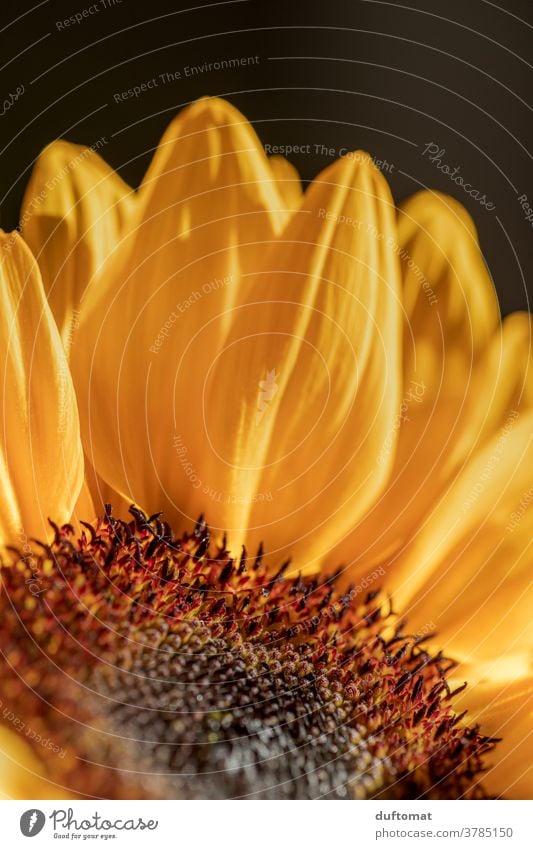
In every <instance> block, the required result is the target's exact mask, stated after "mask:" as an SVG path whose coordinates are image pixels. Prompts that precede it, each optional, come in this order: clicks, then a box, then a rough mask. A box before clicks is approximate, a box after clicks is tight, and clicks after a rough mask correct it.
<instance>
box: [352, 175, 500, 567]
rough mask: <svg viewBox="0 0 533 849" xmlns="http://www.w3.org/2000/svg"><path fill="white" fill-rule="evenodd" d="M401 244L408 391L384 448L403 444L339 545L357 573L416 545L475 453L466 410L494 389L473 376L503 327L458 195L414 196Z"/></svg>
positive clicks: (401, 215)
mask: <svg viewBox="0 0 533 849" xmlns="http://www.w3.org/2000/svg"><path fill="white" fill-rule="evenodd" d="M394 249H395V251H396V253H397V254H398V256H399V258H400V261H401V268H402V281H403V284H402V288H403V295H402V298H403V304H404V310H405V313H404V344H403V360H404V365H403V389H402V393H401V397H400V402H399V404H398V408H397V410H396V415H395V419H394V432H395V434H396V436H397V443H398V444H397V446H395V440H391V439H387V440H386V442H385V444H384V445H383V456H389V455H390V454H391V453H393V452H394V449H395V447H396V450H395V454H394V468H393V470H392V472H391V476H390V482H389V487H388V489H387V491H386V492H385V493H384V494H383V497H382V499H381V500H380V502H379V504H378V505H376V508H375V509H374V510H373V511H372V512H371V513H370V514H369V515H368V516H367V517H366V519H365V521H364V522H362V523H361V524H360V525H359V526H358V527H357V528H356V529H355V532H354V534H353V535H352V536H351V537H350V538H349V539H348V540H346V541H345V543H344V544H343V545H342V546H340V548H339V549H338V551H337V552H336V556H337V558H338V559H342V560H344V561H346V562H347V563H348V564H349V563H352V564H353V566H352V571H358V572H361V571H364V570H365V569H366V568H367V563H368V561H369V559H370V560H376V559H380V558H383V557H385V556H387V555H388V554H389V553H390V552H391V551H394V550H398V549H399V548H400V547H401V546H402V545H406V544H407V543H408V541H409V539H411V538H412V536H413V535H414V534H416V532H417V528H418V526H419V524H420V523H421V522H422V521H423V517H424V515H425V513H426V511H427V510H428V507H429V506H430V505H431V504H433V503H434V501H435V500H436V499H437V498H438V497H439V495H440V493H441V492H442V490H443V488H444V487H445V485H446V484H447V482H448V481H449V479H450V476H451V475H452V474H453V473H454V472H455V471H456V470H457V468H458V466H459V464H460V463H461V462H462V461H463V460H464V458H465V456H466V454H467V453H468V451H470V450H471V448H472V443H473V442H475V436H476V430H474V428H475V427H476V426H477V425H476V423H474V425H473V427H469V422H468V421H467V420H465V414H466V410H467V408H468V409H469V410H470V409H471V408H472V409H479V397H478V396H479V392H481V391H483V392H484V394H485V396H486V397H487V398H488V397H490V395H491V393H490V392H489V391H488V390H487V387H486V385H484V386H483V388H481V386H478V383H476V385H475V386H474V378H473V374H474V372H476V373H477V374H479V380H480V381H482V380H483V369H484V368H485V355H486V351H487V347H488V345H489V344H491V340H492V339H493V336H494V333H495V332H496V330H497V328H498V327H499V325H498V304H497V299H496V296H495V293H494V288H493V285H492V282H491V279H490V276H489V274H488V271H487V269H486V266H485V263H484V260H483V256H482V254H481V250H480V247H479V243H478V240H477V235H476V231H475V228H474V225H473V222H472V220H471V218H470V216H469V215H468V213H467V212H466V210H465V209H464V208H463V207H462V206H461V204H459V203H458V202H457V201H455V200H453V199H452V198H450V197H447V196H446V195H442V194H440V193H438V192H420V193H418V194H416V195H414V196H413V197H411V198H409V199H408V200H407V201H405V202H404V203H403V204H402V206H401V208H400V210H399V212H398V236H397V241H396V243H395V245H394ZM476 370H477V371H476ZM470 401H471V407H470V406H469V405H470ZM487 422H488V419H487ZM465 433H467V436H468V439H467V440H463V437H464V434H465ZM490 435H491V433H490V429H489V431H488V434H487V436H488V437H490ZM472 437H474V439H472ZM459 443H461V451H462V453H460V452H459V451H458V450H457V449H458V446H459Z"/></svg>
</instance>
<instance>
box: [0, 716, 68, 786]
mask: <svg viewBox="0 0 533 849" xmlns="http://www.w3.org/2000/svg"><path fill="white" fill-rule="evenodd" d="M0 798H1V799H71V798H73V797H72V795H71V794H69V793H68V792H67V791H66V789H65V788H63V787H61V786H60V785H58V784H54V783H53V782H52V781H51V780H50V779H49V778H47V777H46V773H45V769H44V766H43V764H42V763H41V762H40V761H39V760H38V759H37V757H36V756H35V754H34V753H33V752H32V751H31V749H30V747H29V745H28V744H27V743H26V741H25V740H24V739H23V737H21V735H20V734H18V733H17V732H15V731H11V730H9V729H7V728H0Z"/></svg>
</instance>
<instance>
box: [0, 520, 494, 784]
mask: <svg viewBox="0 0 533 849" xmlns="http://www.w3.org/2000/svg"><path fill="white" fill-rule="evenodd" d="M131 514H132V520H131V521H130V522H124V521H121V520H119V519H116V518H115V517H113V515H112V512H111V509H110V508H109V507H108V508H106V512H105V515H104V516H103V518H102V519H100V520H99V521H98V522H97V523H96V524H95V525H94V526H93V525H90V524H86V525H85V526H84V531H83V533H81V534H79V535H76V534H75V533H74V530H73V528H72V527H71V526H69V525H65V526H63V527H62V528H58V527H55V526H54V530H55V538H54V540H53V542H52V543H51V544H50V545H40V546H37V545H36V546H35V550H34V553H32V554H27V553H26V554H25V555H24V556H23V555H22V554H21V553H20V552H18V551H15V550H13V551H12V552H10V553H11V555H12V557H11V559H10V560H9V562H7V560H6V562H5V563H4V564H3V568H2V569H1V571H0V574H1V576H2V584H3V591H2V598H1V611H0V612H1V622H0V643H1V646H2V665H3V668H2V672H1V683H0V696H1V698H2V703H3V704H4V705H14V706H15V710H16V712H17V715H19V716H21V717H23V721H24V724H25V727H28V728H31V729H32V732H33V737H32V738H30V736H29V735H27V736H28V739H30V742H31V740H33V743H34V745H35V749H36V753H37V754H38V755H39V756H40V757H41V759H42V758H43V754H45V755H46V757H45V760H46V765H47V769H48V774H49V776H50V777H51V779H52V780H53V781H55V782H56V783H57V785H58V795H60V791H59V788H64V789H68V790H70V791H71V792H74V793H77V794H80V795H82V796H98V797H105V798H117V797H118V798H120V797H131V798H136V797H140V798H143V797H154V798H217V799H223V798H264V799H268V798H274V799H276V798H285V799H311V798H320V797H324V798H357V799H375V798H382V799H383V798H386V799H395V798H478V797H482V796H483V788H482V785H481V783H480V781H481V773H482V770H483V759H484V756H485V754H486V752H487V751H488V750H489V749H491V748H492V746H493V745H494V741H493V740H491V739H489V738H487V737H485V736H483V735H482V734H481V733H480V731H479V729H478V728H477V727H471V726H468V725H466V723H465V720H464V715H457V714H456V713H455V712H454V710H453V696H454V695H455V693H454V692H452V691H451V690H450V686H449V684H448V681H447V674H448V672H449V671H450V669H451V668H452V667H453V665H454V664H453V662H452V661H451V660H449V659H447V658H446V657H444V656H443V655H442V654H440V653H439V654H436V655H435V654H431V653H430V652H429V651H428V650H427V647H426V646H425V644H424V639H423V638H421V637H417V636H410V635H409V634H408V633H405V632H404V627H405V626H404V623H403V622H402V621H401V620H400V619H399V617H398V616H397V614H396V613H395V612H394V611H393V610H392V609H391V604H390V601H389V600H388V599H387V597H386V596H384V595H383V594H382V593H381V592H375V591H374V592H370V593H367V594H366V595H365V594H364V593H359V592H357V591H354V590H353V589H350V588H347V589H344V590H341V589H340V588H339V581H338V576H336V575H333V576H330V577H326V578H322V579H321V580H319V579H318V578H302V577H300V576H297V575H296V576H294V575H292V576H291V575H289V574H288V573H289V568H288V567H289V564H288V563H284V564H282V565H281V566H273V565H271V564H268V563H266V562H265V558H264V557H263V553H262V550H261V549H260V550H259V552H257V554H255V555H253V556H249V554H248V553H247V551H246V550H245V549H243V550H242V552H241V553H240V555H239V556H238V557H235V556H232V554H231V553H230V552H229V551H228V550H226V544H225V541H222V542H221V543H220V544H218V545H216V544H214V543H213V541H212V540H211V539H210V534H209V529H208V527H207V525H206V523H205V521H204V520H203V519H201V520H200V521H199V522H198V524H197V526H196V528H195V530H194V532H193V533H191V534H184V535H183V536H182V537H180V538H176V537H175V536H174V534H173V532H172V530H171V529H170V527H169V526H168V525H167V524H166V523H165V522H163V521H161V519H160V515H159V514H157V515H154V516H151V517H147V516H146V515H145V514H144V513H142V512H141V511H140V510H139V509H137V508H135V507H132V508H131ZM460 689H462V688H460ZM456 692H457V691H456ZM37 738H39V739H37ZM43 741H46V745H44V743H43ZM57 749H59V750H60V751H59V753H58V752H57ZM45 750H46V752H45Z"/></svg>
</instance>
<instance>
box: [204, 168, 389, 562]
mask: <svg viewBox="0 0 533 849" xmlns="http://www.w3.org/2000/svg"><path fill="white" fill-rule="evenodd" d="M393 237H394V207H393V203H392V199H391V196H390V193H389V190H388V186H387V184H386V182H385V181H384V179H383V177H382V176H381V175H380V173H379V172H378V171H377V170H376V169H375V168H374V166H373V165H372V163H371V161H370V158H369V157H368V156H367V155H366V154H363V153H359V154H357V155H354V158H353V159H343V160H339V161H338V162H337V163H335V164H334V165H332V166H331V167H330V168H328V169H327V170H326V171H324V172H323V173H322V174H321V175H320V176H319V177H318V178H317V180H316V181H315V182H314V183H313V184H312V185H311V186H310V188H309V190H308V192H307V193H306V195H305V196H304V200H303V203H302V207H301V209H300V210H299V211H298V212H296V213H294V215H293V217H292V218H291V220H290V222H289V224H288V225H287V228H286V230H285V231H284V232H283V234H282V235H281V237H280V240H279V242H278V243H277V244H274V245H273V246H272V250H270V251H268V252H266V253H265V258H264V262H263V264H262V270H261V271H260V272H259V273H257V274H256V275H254V277H253V278H252V280H251V284H250V286H249V288H247V289H246V290H245V296H244V297H243V298H242V300H241V303H240V305H239V307H238V308H237V309H236V310H235V316H234V321H233V325H232V328H231V331H230V334H229V336H228V339H227V343H226V346H225V349H224V350H223V351H222V352H221V353H220V356H219V357H217V358H216V359H215V360H214V362H213V367H212V369H211V371H210V373H209V374H208V376H207V380H206V385H205V393H204V397H205V401H204V406H203V408H202V409H198V411H197V413H196V416H197V417H198V419H199V420H201V421H202V422H203V428H204V429H205V437H204V439H203V440H202V441H200V440H197V443H198V444H197V445H195V446H192V445H190V446H189V456H190V458H191V459H192V461H193V465H195V466H196V467H197V468H198V467H201V468H202V469H203V472H202V478H203V480H204V481H205V482H206V483H207V484H208V489H209V491H212V492H214V493H220V499H213V500H214V501H215V503H214V505H213V507H214V508H215V509H212V507H211V505H210V506H209V509H208V508H205V511H206V512H207V515H208V517H210V516H212V515H214V517H215V519H214V522H213V523H214V524H215V525H217V526H218V527H219V528H224V529H226V530H228V532H229V540H230V541H232V540H233V541H237V542H239V541H240V540H241V539H242V536H243V534H246V536H245V538H246V541H247V544H248V545H249V546H255V545H257V544H258V543H259V542H260V541H261V540H263V541H264V543H265V547H266V550H267V551H268V552H270V554H271V555H272V556H273V557H274V556H275V557H277V558H278V559H279V558H281V557H282V556H283V557H284V556H286V555H293V556H294V558H295V568H298V569H301V570H302V571H307V570H309V569H312V568H315V567H316V565H317V564H318V563H319V562H320V560H321V559H322V558H323V557H324V555H325V554H326V553H327V552H328V550H329V549H330V547H331V546H332V544H334V543H335V542H337V541H338V539H339V538H341V537H342V536H343V535H344V534H346V532H347V531H348V530H349V529H350V528H351V527H353V525H354V524H355V523H356V522H357V521H358V519H359V518H360V516H361V515H362V514H363V513H364V512H365V510H367V509H368V507H369V505H371V504H372V503H373V501H374V500H375V499H376V498H377V497H378V495H379V493H380V491H381V488H382V486H383V483H384V481H385V480H386V477H387V473H388V464H387V463H385V464H383V465H379V464H378V463H377V454H378V452H379V449H380V446H381V444H382V443H383V440H384V439H385V438H386V435H387V433H388V431H389V429H390V427H391V421H392V417H393V415H394V410H395V408H396V405H397V400H398V387H399V375H398V363H399V357H400V339H399V336H400V306H399V277H398V265H397V258H396V256H395V254H394V252H393V251H392V250H391V248H390V240H391V239H393ZM192 414H193V416H194V414H195V411H194V410H192ZM202 436H203V434H202ZM193 452H194V453H193ZM200 464H201V466H200ZM196 503H197V504H198V506H199V504H200V500H199V499H198V500H197V501H196ZM204 505H205V498H204ZM212 521H213V520H212Z"/></svg>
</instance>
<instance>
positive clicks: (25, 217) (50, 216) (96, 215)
mask: <svg viewBox="0 0 533 849" xmlns="http://www.w3.org/2000/svg"><path fill="white" fill-rule="evenodd" d="M132 209H133V193H132V192H131V190H130V189H129V187H128V186H127V185H126V184H125V183H124V182H123V181H122V180H121V178H120V177H119V176H118V174H117V173H116V172H115V171H114V170H113V169H112V168H110V166H109V165H107V164H106V162H104V160H103V159H102V158H101V157H100V156H99V155H98V153H96V152H95V151H94V150H91V149H90V148H84V147H80V146H79V145H75V144H69V143H68V142H64V141H56V142H53V143H52V144H50V145H48V147H46V148H45V149H44V151H43V152H42V153H41V155H40V156H39V158H38V160H37V163H36V165H35V168H34V169H33V172H32V175H31V178H30V181H29V183H28V187H27V189H26V193H25V196H24V201H23V204H22V212H21V221H22V225H23V231H22V232H23V235H24V238H25V239H26V241H27V242H28V244H29V246H30V248H31V249H32V252H33V254H34V256H35V257H36V259H37V262H38V263H39V267H40V269H41V274H42V278H43V284H44V288H45V292H46V295H47V298H48V301H49V304H50V307H51V309H52V313H53V314H54V318H55V319H56V322H57V324H58V327H59V329H60V332H61V336H62V339H63V342H64V344H65V348H66V349H67V350H68V349H69V348H70V344H71V341H72V339H71V337H72V334H73V333H74V332H75V330H76V328H77V325H78V320H79V305H80V300H81V298H82V296H83V293H84V291H85V289H86V287H87V285H88V283H89V281H90V280H91V278H92V276H93V275H94V274H95V273H96V272H97V271H98V270H99V268H100V266H101V265H102V263H103V261H104V260H105V259H106V257H107V256H108V255H109V254H110V253H111V252H112V251H113V250H114V248H115V246H116V244H117V243H118V241H119V238H120V235H121V233H122V231H123V228H124V225H125V222H126V220H127V219H128V217H129V216H130V215H131V213H132Z"/></svg>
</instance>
